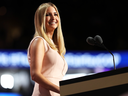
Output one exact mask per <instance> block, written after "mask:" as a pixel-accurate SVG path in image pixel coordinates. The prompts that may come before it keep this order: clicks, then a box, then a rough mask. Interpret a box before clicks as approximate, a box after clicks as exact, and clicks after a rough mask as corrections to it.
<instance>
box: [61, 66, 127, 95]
mask: <svg viewBox="0 0 128 96" xmlns="http://www.w3.org/2000/svg"><path fill="white" fill-rule="evenodd" d="M60 90H61V96H120V94H123V93H125V92H128V67H125V68H120V69H117V70H111V71H107V72H102V73H97V74H94V75H89V76H83V77H79V78H74V79H69V80H64V81H60Z"/></svg>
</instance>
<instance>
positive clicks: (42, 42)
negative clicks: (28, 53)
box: [29, 36, 47, 50]
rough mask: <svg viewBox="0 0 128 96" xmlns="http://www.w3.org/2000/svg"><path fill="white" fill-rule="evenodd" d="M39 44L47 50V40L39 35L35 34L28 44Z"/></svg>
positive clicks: (34, 45)
mask: <svg viewBox="0 0 128 96" xmlns="http://www.w3.org/2000/svg"><path fill="white" fill-rule="evenodd" d="M40 45H42V46H44V47H45V50H47V42H46V41H45V39H44V38H43V37H41V36H36V37H34V38H33V39H32V40H31V42H30V45H29V46H32V47H38V46H40Z"/></svg>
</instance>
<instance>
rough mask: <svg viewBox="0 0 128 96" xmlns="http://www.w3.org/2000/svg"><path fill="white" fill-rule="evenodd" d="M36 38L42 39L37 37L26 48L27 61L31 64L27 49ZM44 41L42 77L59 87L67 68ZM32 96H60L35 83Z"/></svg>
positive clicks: (56, 53) (62, 60)
mask: <svg viewBox="0 0 128 96" xmlns="http://www.w3.org/2000/svg"><path fill="white" fill-rule="evenodd" d="M36 38H42V37H40V36H37V37H35V38H33V39H32V41H31V42H30V45H29V47H28V54H27V55H28V61H29V64H31V57H30V55H29V48H30V46H31V43H32V42H33V40H34V39H36ZM42 40H43V41H44V47H45V56H44V59H43V64H42V65H43V66H42V72H41V73H42V75H43V76H45V77H46V78H47V79H48V80H49V81H51V82H52V83H54V84H55V85H57V86H59V81H61V80H62V78H63V76H64V75H65V74H66V72H67V69H68V66H67V63H66V61H65V60H64V58H62V57H61V56H60V55H59V54H58V52H57V51H55V50H53V49H52V48H51V47H50V46H49V44H48V43H47V42H46V41H45V39H43V38H42ZM32 96H60V94H58V93H55V92H53V91H50V90H47V89H45V88H43V87H42V86H40V85H39V84H38V83H36V82H35V86H34V90H33V93H32Z"/></svg>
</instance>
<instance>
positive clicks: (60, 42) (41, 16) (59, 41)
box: [34, 2, 66, 57]
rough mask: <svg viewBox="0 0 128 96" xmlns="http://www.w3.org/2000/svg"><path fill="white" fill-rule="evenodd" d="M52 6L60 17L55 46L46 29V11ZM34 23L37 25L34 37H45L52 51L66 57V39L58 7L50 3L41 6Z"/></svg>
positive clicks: (55, 35) (54, 37)
mask: <svg viewBox="0 0 128 96" xmlns="http://www.w3.org/2000/svg"><path fill="white" fill-rule="evenodd" d="M50 6H52V7H54V8H55V10H56V11H57V13H58V17H59V24H58V27H57V29H55V31H54V34H53V41H54V43H55V44H53V43H52V42H51V40H50V39H49V38H48V36H47V35H46V28H45V17H46V11H47V8H48V7H50ZM34 23H35V34H34V37H36V36H41V37H43V38H44V39H45V40H46V41H47V43H48V44H49V45H50V47H51V48H52V49H54V50H57V51H58V53H59V54H60V55H61V56H62V57H64V55H65V53H66V49H65V44H64V38H63V34H62V28H61V21H60V15H59V12H58V9H57V7H56V6H55V5H54V4H53V3H50V2H49V3H43V4H41V5H40V6H39V7H38V9H37V10H36V12H35V17H34Z"/></svg>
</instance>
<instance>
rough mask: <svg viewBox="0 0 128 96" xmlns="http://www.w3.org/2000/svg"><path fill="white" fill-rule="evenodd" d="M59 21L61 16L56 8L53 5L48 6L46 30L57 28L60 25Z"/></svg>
mask: <svg viewBox="0 0 128 96" xmlns="http://www.w3.org/2000/svg"><path fill="white" fill-rule="evenodd" d="M58 23H59V17H58V13H57V12H56V10H55V8H54V7H52V6H50V7H48V9H47V12H46V21H45V26H46V31H52V30H55V29H56V28H57V27H58Z"/></svg>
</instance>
